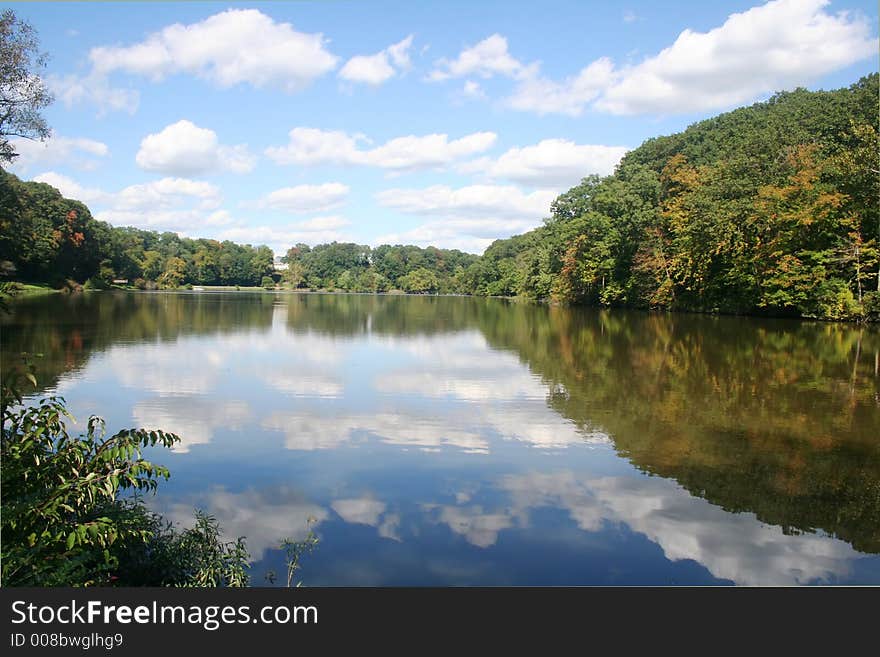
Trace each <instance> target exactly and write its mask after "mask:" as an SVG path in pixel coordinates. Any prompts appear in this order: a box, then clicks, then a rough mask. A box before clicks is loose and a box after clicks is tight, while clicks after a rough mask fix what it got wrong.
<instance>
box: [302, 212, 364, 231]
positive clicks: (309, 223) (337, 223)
mask: <svg viewBox="0 0 880 657" xmlns="http://www.w3.org/2000/svg"><path fill="white" fill-rule="evenodd" d="M350 225H351V222H350V221H349V220H348V219H346V218H345V217H340V216H338V215H332V216H327V217H312V218H311V219H307V220H306V221H299V222H297V223H295V224H294V226H296V228H297V229H299V230H304V231H309V230H312V231H323V230H336V229H339V228H345V227H346V226H350Z"/></svg>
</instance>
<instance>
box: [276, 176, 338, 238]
mask: <svg viewBox="0 0 880 657" xmlns="http://www.w3.org/2000/svg"><path fill="white" fill-rule="evenodd" d="M348 192H349V188H348V186H347V185H343V184H342V183H338V182H330V183H324V184H322V185H297V186H296V187H284V188H282V189H276V190H275V191H274V192H271V193H270V194H268V195H266V196H265V197H264V198H263V199H262V200H261V201H260V206H261V207H266V208H272V209H275V210H284V211H286V212H293V213H307V212H326V211H327V210H332V209H334V208H338V207H339V206H340V205H342V204H343V203H345V200H346V199H347V198H348ZM314 221H315V220H313V222H314ZM325 224H326V222H325ZM326 227H327V226H326V225H324V226H323V227H322V228H324V229H326ZM332 227H333V228H338V227H339V225H338V224H337V225H334V226H332Z"/></svg>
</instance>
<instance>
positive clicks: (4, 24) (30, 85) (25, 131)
mask: <svg viewBox="0 0 880 657" xmlns="http://www.w3.org/2000/svg"><path fill="white" fill-rule="evenodd" d="M45 66H46V55H45V54H41V53H40V52H39V41H38V40H37V34H36V31H35V30H34V28H33V27H31V25H30V24H28V23H27V22H26V21H23V20H21V19H20V18H18V17H17V16H16V15H15V12H14V11H12V10H11V9H6V10H4V11H3V13H2V14H0V162H6V163H10V162H12V161H13V160H14V159H15V158H16V157H18V154H17V153H16V152H15V146H14V144H13V143H12V142H11V141H10V138H12V137H23V138H25V139H40V140H43V139H46V138H47V137H48V136H49V134H50V130H49V126H48V124H47V123H46V120H45V119H44V118H43V116H42V115H41V114H40V112H41V110H43V109H44V108H45V107H47V106H48V105H49V104H50V103H51V102H52V100H53V98H52V94H51V93H49V89H48V87H46V84H45V82H43V80H42V78H40V71H41V69H43V68H45Z"/></svg>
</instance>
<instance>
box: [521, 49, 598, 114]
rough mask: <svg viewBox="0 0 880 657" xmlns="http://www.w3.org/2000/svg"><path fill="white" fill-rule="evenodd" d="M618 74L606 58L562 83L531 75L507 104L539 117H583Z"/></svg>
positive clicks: (524, 80) (522, 81) (522, 82)
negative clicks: (589, 104)
mask: <svg viewBox="0 0 880 657" xmlns="http://www.w3.org/2000/svg"><path fill="white" fill-rule="evenodd" d="M614 75H615V73H614V65H613V64H612V62H611V60H610V59H608V58H607V57H602V58H601V59H597V60H596V61H595V62H593V63H592V64H590V65H589V66H587V67H585V68H584V69H582V70H581V71H580V73H578V74H577V75H575V76H573V77H570V78H567V79H566V80H563V81H562V82H556V81H554V80H550V79H547V78H544V77H541V76H539V75H530V76H528V77H526V78H524V79H522V80H521V81H520V82H519V83H518V84H517V87H516V89H514V92H513V94H512V95H511V96H510V97H509V98H507V99H506V100H505V101H504V102H505V104H506V105H507V106H508V107H511V108H512V109H515V110H521V111H528V112H534V113H535V114H539V115H543V114H566V115H568V116H579V115H580V114H581V113H582V112H583V110H584V107H586V105H587V103H589V102H590V101H592V100H594V99H595V98H597V97H598V96H599V94H601V93H602V91H603V90H604V89H606V88H607V87H608V86H609V85H610V84H611V83H612V81H613V80H614V79H615V78H614Z"/></svg>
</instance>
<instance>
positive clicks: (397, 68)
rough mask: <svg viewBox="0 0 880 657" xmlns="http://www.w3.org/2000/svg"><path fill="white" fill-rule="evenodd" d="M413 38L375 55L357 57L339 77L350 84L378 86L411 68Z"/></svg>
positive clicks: (346, 64) (410, 37)
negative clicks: (359, 83) (410, 50)
mask: <svg viewBox="0 0 880 657" xmlns="http://www.w3.org/2000/svg"><path fill="white" fill-rule="evenodd" d="M412 40H413V37H412V35H409V36H408V37H406V38H405V39H404V40H403V41H400V42H398V43H395V44H393V45H390V46H388V47H387V48H385V49H384V50H381V51H379V52H377V53H376V54H375V55H356V56H354V57H352V58H351V59H349V60H348V61H347V62H346V63H345V66H343V67H342V69H341V70H340V71H339V77H340V78H342V79H343V80H347V81H348V82H363V83H365V84H370V85H373V86H378V85H380V84H382V83H383V82H386V81H388V80H389V79H391V78H392V77H394V75H395V74H396V73H400V72H402V71H406V70H407V69H409V68H410V66H411V64H410V59H409V48H410V46H411V45H412Z"/></svg>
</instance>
